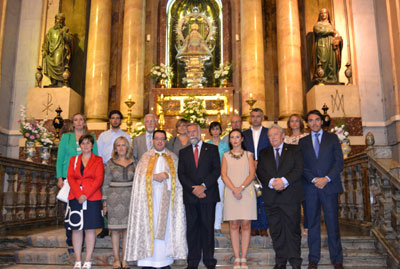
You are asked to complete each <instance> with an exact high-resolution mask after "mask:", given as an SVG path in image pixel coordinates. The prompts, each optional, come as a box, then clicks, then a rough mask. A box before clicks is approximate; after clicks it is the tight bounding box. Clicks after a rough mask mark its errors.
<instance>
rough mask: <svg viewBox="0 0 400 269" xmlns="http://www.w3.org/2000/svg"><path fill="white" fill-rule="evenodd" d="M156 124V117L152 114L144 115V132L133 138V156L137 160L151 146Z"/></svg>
mask: <svg viewBox="0 0 400 269" xmlns="http://www.w3.org/2000/svg"><path fill="white" fill-rule="evenodd" d="M156 126H157V117H156V116H155V115H153V114H147V115H146V116H144V128H145V129H146V132H145V133H144V134H141V135H139V136H137V137H135V138H134V139H133V157H134V158H135V159H136V160H137V161H139V160H140V158H141V157H142V155H143V154H144V153H145V152H147V151H149V150H150V149H151V148H152V147H153V132H154V130H155V129H156Z"/></svg>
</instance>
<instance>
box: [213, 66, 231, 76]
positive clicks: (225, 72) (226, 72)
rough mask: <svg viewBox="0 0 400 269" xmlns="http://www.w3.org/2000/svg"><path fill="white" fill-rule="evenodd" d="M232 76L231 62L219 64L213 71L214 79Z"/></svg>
mask: <svg viewBox="0 0 400 269" xmlns="http://www.w3.org/2000/svg"><path fill="white" fill-rule="evenodd" d="M231 76H232V64H231V63H229V62H226V63H225V64H220V65H219V67H218V68H217V70H215V71H214V77H215V79H229V78H231Z"/></svg>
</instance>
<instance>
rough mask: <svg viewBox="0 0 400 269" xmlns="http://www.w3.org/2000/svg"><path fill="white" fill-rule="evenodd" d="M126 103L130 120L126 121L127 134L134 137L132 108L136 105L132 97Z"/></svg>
mask: <svg viewBox="0 0 400 269" xmlns="http://www.w3.org/2000/svg"><path fill="white" fill-rule="evenodd" d="M124 103H125V105H126V106H127V107H128V118H127V119H126V126H127V133H128V134H129V135H130V136H131V137H132V134H133V131H132V127H131V126H132V124H133V122H132V106H133V105H134V104H135V102H134V101H133V100H132V95H129V96H128V100H126V101H125V102H124Z"/></svg>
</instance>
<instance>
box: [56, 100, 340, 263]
mask: <svg viewBox="0 0 400 269" xmlns="http://www.w3.org/2000/svg"><path fill="white" fill-rule="evenodd" d="M122 119H123V117H122V114H121V113H120V112H119V111H117V110H114V111H111V112H110V113H109V123H110V126H111V128H110V130H108V131H105V132H103V133H102V134H100V136H99V139H98V141H97V142H96V138H95V136H94V135H92V134H89V133H88V132H87V127H86V119H85V116H84V115H82V114H75V115H74V116H73V118H72V129H73V132H71V133H66V134H63V136H62V138H61V141H60V146H59V151H58V158H57V177H58V186H59V187H62V185H63V184H64V180H65V179H66V178H68V182H69V184H70V186H71V191H70V194H69V198H68V199H69V202H68V203H67V205H66V218H65V227H66V235H67V244H68V246H69V251H70V252H71V253H75V258H76V262H75V266H74V269H78V268H85V269H87V268H91V265H92V263H91V255H92V253H93V249H94V245H95V240H96V234H95V230H96V229H99V228H103V227H105V225H106V226H108V229H110V230H111V241H112V248H113V255H114V263H113V268H129V265H128V262H130V261H137V264H138V266H140V267H143V268H170V265H171V264H173V262H174V260H175V259H187V268H189V269H192V268H198V266H199V263H200V260H202V261H203V264H204V265H205V266H206V267H207V268H215V266H216V263H217V260H216V259H215V258H214V244H215V243H214V240H215V236H221V235H222V232H221V223H222V222H224V221H228V222H229V232H230V240H231V244H232V249H233V254H234V264H233V268H236V269H238V268H248V265H247V252H248V248H249V244H250V238H251V235H252V234H260V235H266V234H267V233H268V232H267V230H268V229H269V233H270V235H271V239H272V243H273V248H274V251H275V254H276V258H275V267H274V268H277V269H280V268H286V265H287V263H288V262H289V264H290V265H291V266H292V268H301V264H302V259H301V253H300V249H301V248H300V245H301V236H302V232H301V224H300V222H301V205H303V215H304V224H303V225H304V231H303V234H307V236H308V245H309V250H310V251H309V257H308V260H309V268H311V269H314V268H318V262H319V260H320V248H321V207H322V209H323V212H324V220H325V223H326V227H327V231H328V244H329V251H330V259H331V262H332V264H333V265H334V267H335V268H343V265H342V264H343V251H342V247H341V240H340V232H339V222H338V193H340V192H342V191H343V189H342V185H341V181H340V172H341V171H342V169H343V155H342V151H341V147H340V143H339V140H338V138H337V136H336V135H335V134H331V133H328V132H326V131H324V130H323V129H322V124H323V117H322V115H321V113H320V112H319V111H318V110H313V111H310V112H309V113H308V114H307V116H306V123H307V125H308V127H309V129H310V130H311V133H310V134H307V133H305V132H304V129H305V128H304V123H303V119H302V118H301V116H300V115H296V114H294V115H291V116H290V117H289V120H288V122H287V124H288V126H287V127H288V128H287V135H285V132H284V130H283V129H282V128H281V127H280V126H279V125H272V126H271V127H270V128H269V129H268V128H265V127H263V126H262V121H263V119H264V113H263V111H262V110H261V109H258V108H255V109H253V110H252V111H251V113H250V122H251V128H250V129H248V130H245V131H243V130H242V121H241V117H240V116H238V115H235V116H233V117H232V119H231V126H232V130H231V131H230V132H229V134H228V135H226V136H225V137H223V138H221V133H222V126H221V124H220V123H218V122H212V123H211V124H210V126H209V133H210V136H211V139H210V140H209V141H202V139H201V129H200V126H199V125H197V124H196V123H189V122H187V121H186V120H184V119H181V120H178V121H177V124H176V133H177V135H176V136H175V137H172V138H171V139H169V141H168V140H167V134H166V132H165V131H163V130H156V125H157V119H156V116H154V115H152V114H147V115H146V116H145V117H144V125H145V129H146V131H145V133H144V134H142V135H140V136H137V137H135V138H134V139H133V141H132V143H131V141H130V137H129V135H128V134H127V133H125V132H123V131H122V130H121V129H120V125H121V121H122ZM131 145H132V146H131ZM97 155H98V156H97ZM255 177H258V179H259V180H260V181H261V182H262V185H263V189H262V193H263V195H262V196H261V197H259V198H257V197H256V191H255V187H254V179H255ZM103 216H107V218H104V217H103ZM105 219H106V220H107V221H106V222H105V221H104V220H105ZM121 237H122V253H121V255H120V240H121ZM83 241H85V246H86V256H85V260H84V261H82V257H81V253H82V245H83Z"/></svg>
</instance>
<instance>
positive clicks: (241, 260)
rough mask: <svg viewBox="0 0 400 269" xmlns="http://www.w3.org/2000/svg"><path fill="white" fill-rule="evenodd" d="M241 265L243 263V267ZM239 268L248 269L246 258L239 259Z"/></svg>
mask: <svg viewBox="0 0 400 269" xmlns="http://www.w3.org/2000/svg"><path fill="white" fill-rule="evenodd" d="M243 263H245V265H244V264H243ZM240 268H241V269H248V268H249V266H248V265H247V259H246V258H241V259H240Z"/></svg>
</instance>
